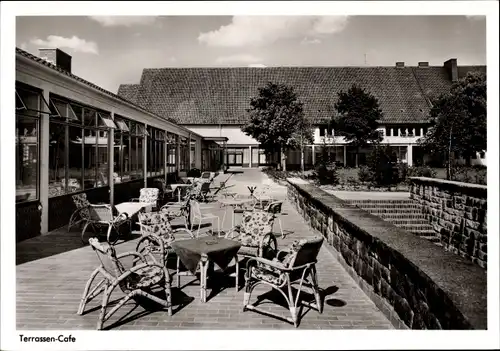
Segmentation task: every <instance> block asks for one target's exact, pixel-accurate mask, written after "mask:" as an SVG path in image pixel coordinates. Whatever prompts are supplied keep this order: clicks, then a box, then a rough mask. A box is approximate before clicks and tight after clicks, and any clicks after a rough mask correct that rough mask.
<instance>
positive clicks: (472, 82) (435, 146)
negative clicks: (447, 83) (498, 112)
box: [419, 72, 486, 179]
mask: <svg viewBox="0 0 500 351" xmlns="http://www.w3.org/2000/svg"><path fill="white" fill-rule="evenodd" d="M430 124H431V126H430V128H429V132H428V133H427V135H426V136H425V137H423V138H421V139H420V140H419V143H420V144H421V145H422V146H423V147H424V148H425V149H426V150H427V151H429V152H433V153H434V152H440V153H443V154H445V155H446V157H447V162H446V163H447V178H448V179H451V177H452V174H451V163H452V153H454V154H456V155H459V156H462V157H464V158H465V159H466V162H467V163H469V162H470V160H469V157H470V156H471V155H473V154H475V153H476V152H481V151H484V150H486V76H485V75H484V74H482V73H479V72H469V73H468V74H467V76H465V77H464V78H462V79H460V80H458V81H457V82H456V83H454V84H453V85H452V87H451V89H450V91H449V92H448V93H445V94H442V95H441V96H439V97H438V98H437V99H436V100H435V101H434V103H433V106H432V108H431V111H430Z"/></svg>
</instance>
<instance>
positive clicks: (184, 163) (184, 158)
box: [179, 137, 189, 172]
mask: <svg viewBox="0 0 500 351" xmlns="http://www.w3.org/2000/svg"><path fill="white" fill-rule="evenodd" d="M179 147H180V158H179V162H180V165H179V168H180V172H187V171H188V167H189V164H188V162H189V144H188V139H187V138H185V137H181V139H180V145H179Z"/></svg>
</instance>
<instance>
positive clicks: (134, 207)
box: [115, 202, 153, 217]
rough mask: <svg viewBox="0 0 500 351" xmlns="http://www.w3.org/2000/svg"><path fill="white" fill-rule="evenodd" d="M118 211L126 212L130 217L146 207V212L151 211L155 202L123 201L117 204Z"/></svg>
mask: <svg viewBox="0 0 500 351" xmlns="http://www.w3.org/2000/svg"><path fill="white" fill-rule="evenodd" d="M115 207H116V209H117V210H118V212H120V213H126V214H127V215H128V216H129V217H132V216H133V215H135V214H137V213H138V212H139V211H140V210H142V209H144V210H145V211H146V212H151V210H152V209H153V204H152V203H149V202H122V203H121V204H118V205H116V206H115Z"/></svg>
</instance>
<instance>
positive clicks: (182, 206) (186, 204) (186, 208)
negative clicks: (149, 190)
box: [160, 192, 192, 229]
mask: <svg viewBox="0 0 500 351" xmlns="http://www.w3.org/2000/svg"><path fill="white" fill-rule="evenodd" d="M191 197H192V195H191V193H190V192H188V194H187V195H186V196H185V197H184V200H183V201H182V202H167V203H166V204H165V205H163V206H162V207H161V208H160V211H161V212H164V213H165V214H166V215H167V216H168V218H169V221H172V220H173V219H175V218H183V219H184V226H185V227H186V229H188V228H189V227H190V226H191V204H190V203H191Z"/></svg>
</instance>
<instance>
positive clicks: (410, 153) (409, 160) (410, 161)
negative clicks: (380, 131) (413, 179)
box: [406, 144, 413, 167]
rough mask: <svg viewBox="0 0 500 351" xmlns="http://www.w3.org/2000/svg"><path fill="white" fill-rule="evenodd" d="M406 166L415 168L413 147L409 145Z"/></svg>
mask: <svg viewBox="0 0 500 351" xmlns="http://www.w3.org/2000/svg"><path fill="white" fill-rule="evenodd" d="M406 164H407V165H408V167H411V166H413V145H412V144H409V145H408V152H407V153H406Z"/></svg>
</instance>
